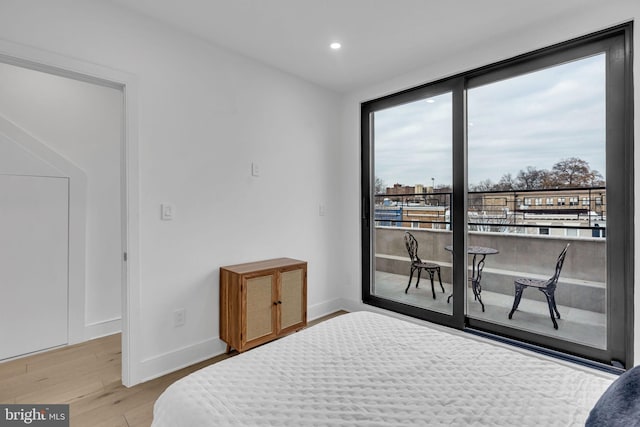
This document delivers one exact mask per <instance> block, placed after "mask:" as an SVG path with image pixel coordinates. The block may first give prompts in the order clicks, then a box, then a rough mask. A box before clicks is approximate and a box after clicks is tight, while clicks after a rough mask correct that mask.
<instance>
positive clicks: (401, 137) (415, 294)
mask: <svg viewBox="0 0 640 427" xmlns="http://www.w3.org/2000/svg"><path fill="white" fill-rule="evenodd" d="M378 107H381V108H376V109H375V110H372V111H369V112H368V113H367V117H368V118H367V121H366V126H365V127H366V129H365V132H366V133H367V135H368V138H369V139H370V140H371V142H372V143H371V144H370V147H371V151H370V153H369V154H370V158H371V162H370V163H369V167H368V171H366V172H365V173H366V174H367V177H368V178H367V181H369V182H371V183H373V185H372V186H371V187H370V188H368V189H367V190H365V191H367V193H368V194H367V196H366V197H365V199H367V200H366V201H365V202H364V204H365V209H369V212H368V214H367V215H366V216H365V217H366V218H368V219H369V220H370V221H371V223H370V225H371V227H370V240H368V244H369V245H370V257H369V260H370V268H369V275H370V281H369V286H368V289H367V292H368V295H369V298H372V299H374V300H376V301H378V302H379V303H382V304H383V305H386V306H388V307H389V308H395V309H400V310H401V311H404V312H410V313H413V314H414V315H417V316H419V317H422V318H429V319H438V320H439V321H441V322H444V323H447V324H453V322H454V321H453V317H452V315H453V307H454V304H453V298H452V293H453V288H452V283H453V257H452V248H453V234H452V229H453V218H452V216H451V212H452V200H453V199H452V195H453V164H454V162H453V147H454V143H453V129H454V125H453V123H454V96H453V91H452V87H451V85H434V86H431V87H429V88H428V89H426V90H422V91H416V92H413V93H411V94H410V95H409V96H406V97H398V98H395V99H394V100H393V101H392V102H389V103H387V104H386V105H384V104H379V105H378Z"/></svg>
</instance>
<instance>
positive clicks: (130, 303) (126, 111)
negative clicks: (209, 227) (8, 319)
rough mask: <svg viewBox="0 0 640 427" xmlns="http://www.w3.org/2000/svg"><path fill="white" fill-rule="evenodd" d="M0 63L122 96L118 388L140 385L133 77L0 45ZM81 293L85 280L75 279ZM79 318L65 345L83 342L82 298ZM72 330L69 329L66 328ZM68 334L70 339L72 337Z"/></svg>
mask: <svg viewBox="0 0 640 427" xmlns="http://www.w3.org/2000/svg"><path fill="white" fill-rule="evenodd" d="M0 62H3V63H6V64H11V65H16V66H19V67H22V68H29V69H32V70H36V71H42V72H45V73H49V74H54V75H58V76H61V77H66V78H70V79H74V80H78V81H82V82H85V83H90V84H95V85H99V86H105V87H109V88H114V89H118V90H120V91H122V95H123V126H122V136H121V149H120V153H121V154H120V156H121V159H120V188H121V191H120V197H121V224H122V226H121V227H122V229H121V236H122V238H121V242H122V264H121V265H122V280H121V282H122V283H121V286H122V383H123V384H124V385H125V386H127V387H130V386H133V385H135V384H138V383H140V382H141V378H140V375H139V373H140V369H139V356H138V348H137V342H139V340H138V339H137V338H138V337H139V330H140V297H139V295H140V251H139V248H140V237H139V236H140V219H139V215H140V213H139V205H140V196H139V193H140V191H139V166H138V84H137V78H136V76H135V75H133V74H130V73H127V72H124V71H120V70H115V69H112V68H108V67H104V66H101V65H97V64H92V63H89V62H85V61H81V60H78V59H74V58H70V57H67V56H64V55H60V54H57V53H53V52H49V51H45V50H41V49H37V48H33V47H30V46H24V45H19V44H16V43H12V42H8V41H5V40H0ZM70 280H71V279H70ZM80 280H81V283H82V289H83V290H84V281H85V277H84V276H83V277H81V278H80ZM76 303H78V304H81V305H82V310H81V312H80V313H81V314H79V315H77V316H74V318H73V319H71V318H70V322H73V327H70V329H69V341H70V343H73V342H81V341H84V340H85V337H84V330H85V327H86V325H85V315H84V293H83V298H82V301H81V302H76ZM70 326H71V325H70ZM72 332H73V335H72Z"/></svg>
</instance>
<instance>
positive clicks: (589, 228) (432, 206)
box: [374, 187, 607, 237]
mask: <svg viewBox="0 0 640 427" xmlns="http://www.w3.org/2000/svg"><path fill="white" fill-rule="evenodd" d="M451 198H452V193H451V192H432V193H405V194H377V195H375V209H374V220H375V224H376V226H382V227H384V226H386V227H410V228H427V229H442V230H450V229H451V227H452V224H451V217H450V212H451ZM467 214H468V227H469V230H470V231H487V232H507V233H525V234H541V235H556V236H560V235H564V236H567V237H605V236H606V218H607V214H606V188H605V187H585V188H563V189H546V190H518V191H484V192H479V191H474V192H469V193H468V202H467Z"/></svg>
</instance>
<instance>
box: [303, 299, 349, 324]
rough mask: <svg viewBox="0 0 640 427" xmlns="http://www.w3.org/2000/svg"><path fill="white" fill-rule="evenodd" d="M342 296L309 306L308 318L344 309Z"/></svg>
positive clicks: (311, 318) (315, 317)
mask: <svg viewBox="0 0 640 427" xmlns="http://www.w3.org/2000/svg"><path fill="white" fill-rule="evenodd" d="M341 301H342V300H341V299H340V298H336V299H333V300H330V301H325V302H321V303H318V304H314V305H311V306H308V307H307V320H315V319H317V318H319V317H322V316H326V315H327V314H331V313H334V312H336V311H338V310H343V308H342V303H341Z"/></svg>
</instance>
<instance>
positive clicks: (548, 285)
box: [509, 243, 570, 329]
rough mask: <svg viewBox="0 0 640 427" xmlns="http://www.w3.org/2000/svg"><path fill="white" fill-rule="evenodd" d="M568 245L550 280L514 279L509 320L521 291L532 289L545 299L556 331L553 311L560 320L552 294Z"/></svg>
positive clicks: (560, 256) (561, 253) (556, 326)
mask: <svg viewBox="0 0 640 427" xmlns="http://www.w3.org/2000/svg"><path fill="white" fill-rule="evenodd" d="M569 245H570V243H567V246H565V247H564V249H563V250H562V252H560V255H559V256H558V261H557V262H556V272H555V274H554V275H553V276H552V277H551V278H550V279H548V280H539V279H528V278H520V279H516V280H515V281H514V282H513V284H514V285H515V297H514V299H513V308H511V312H509V319H511V317H512V316H513V312H514V311H516V309H517V308H518V305H519V304H520V298H522V291H524V289H525V288H528V287H533V288H537V289H538V290H539V291H540V292H542V293H543V294H544V296H545V297H546V298H547V304H549V315H550V316H551V321H552V322H553V327H554V328H555V329H558V322H556V319H555V317H554V316H553V312H554V311H555V313H556V315H557V316H558V319H559V318H560V313H559V312H558V306H556V298H555V295H554V294H555V292H556V285H557V284H558V278H559V277H560V270H562V264H564V257H565V256H566V255H567V249H569Z"/></svg>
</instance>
